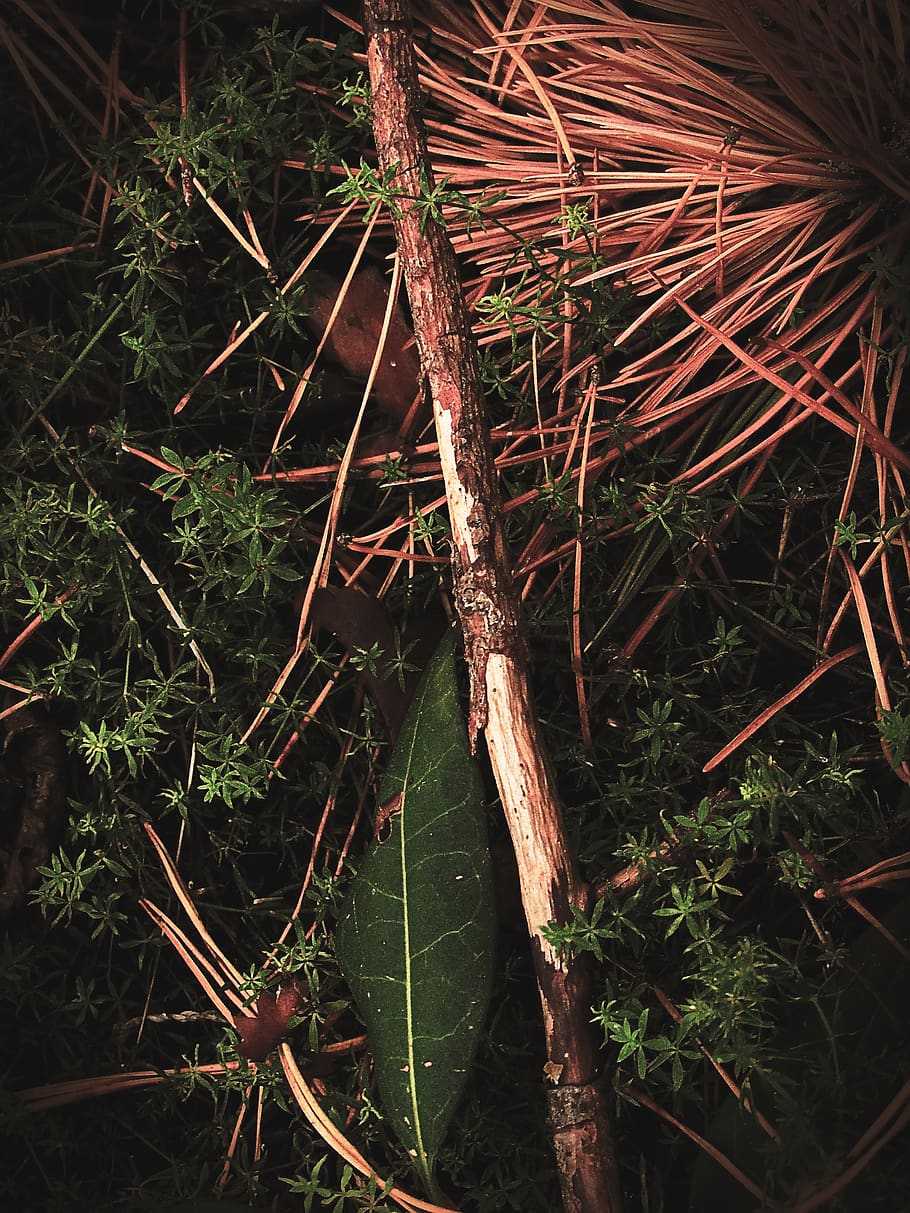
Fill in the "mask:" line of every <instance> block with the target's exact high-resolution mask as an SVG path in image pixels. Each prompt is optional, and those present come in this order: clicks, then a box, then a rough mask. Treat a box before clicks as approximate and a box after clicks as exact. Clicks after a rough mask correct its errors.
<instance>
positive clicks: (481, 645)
mask: <svg viewBox="0 0 910 1213" xmlns="http://www.w3.org/2000/svg"><path fill="white" fill-rule="evenodd" d="M364 29H365V33H366V39H367V57H368V63H369V70H370V81H371V85H372V118H373V132H374V136H375V140H376V149H377V153H378V158H379V167H380V170H381V172H382V173H383V175H385V174H386V173H388V172H391V171H393V170H394V176H393V177H392V180H391V186H392V189H393V190H394V191H395V192H396V196H399V197H400V198H401V199H402V201H401V204H400V206H397V207H396V208H395V210H394V211H393V221H394V225H395V236H396V240H397V244H398V251H399V255H400V257H401V262H402V268H403V271H404V278H405V283H406V286H407V290H408V297H409V299H410V304H411V311H412V314H413V317H414V331H415V335H416V338H417V344H418V347H419V350H420V356H421V365H422V369H423V373H424V375H425V376H426V380H427V385H428V387H429V390H430V393H431V396H432V399H433V413H434V418H435V421H436V433H437V438H438V442H439V455H440V461H441V464H442V469H443V475H444V479H445V487H446V497H447V500H448V506H449V515H450V521H451V526H452V541H453V569H454V582H455V602H456V606H457V610H458V614H459V617H460V620H461V626H462V630H463V633H464V639H465V651H466V657H467V662H468V669H469V674H470V685H471V702H470V719H469V733H470V735H471V739H472V745H473V744H474V743H475V742H476V738H477V734H478V732H479V731H480V730H481V729H482V730H483V731H484V735H485V738H486V742H487V747H488V750H489V754H490V760H491V763H492V767H493V771H494V774H495V777H496V782H497V786H498V788H499V794H500V797H501V800H502V804H503V809H504V811H505V815H506V820H507V822H508V826H509V831H510V834H511V837H512V843H513V846H514V849H515V855H516V859H517V862H518V870H519V876H520V880H521V891H522V903H523V905H524V911H525V917H526V919H527V924H528V930H529V932H530V937H531V945H532V951H533V954H534V959H535V965H536V971H537V981H538V987H539V990H540V998H541V1003H542V1007H543V1018H544V1030H545V1034H546V1050H547V1064H546V1066H545V1067H544V1069H545V1073H546V1077H547V1080H548V1084H549V1085H548V1092H547V1094H548V1104H549V1116H550V1124H551V1129H552V1133H553V1142H554V1148H555V1152H556V1157H557V1164H558V1168H559V1173H560V1184H561V1187H562V1197H563V1206H564V1208H565V1210H566V1213H618V1211H619V1209H620V1189H619V1182H618V1177H617V1166H616V1152H615V1148H614V1143H613V1133H612V1127H611V1124H610V1117H609V1094H608V1092H606V1091H604V1089H603V1088H602V1087H601V1086H599V1085H598V1084H597V1083H596V1082H595V1081H594V1070H595V1050H594V1045H593V1040H592V1037H591V1029H590V1024H589V1017H590V1010H589V978H588V973H587V966H586V964H585V962H584V960H566V959H565V958H563V957H561V956H560V955H559V953H558V952H557V951H556V949H555V948H554V947H553V946H552V945H550V944H549V943H548V942H547V941H546V940H545V939H544V938H543V936H542V935H541V928H542V927H543V926H544V925H546V924H547V923H549V922H555V923H559V924H564V923H567V922H569V921H570V920H571V917H572V915H571V907H572V906H573V905H579V906H580V905H582V904H583V903H584V901H585V894H586V890H585V888H584V886H583V884H582V882H581V880H580V878H579V875H578V872H577V868H576V865H575V861H574V857H573V856H572V853H571V851H570V849H569V846H568V841H567V838H566V834H565V829H564V825H563V818H562V811H561V808H560V804H559V800H558V797H557V794H556V788H555V783H554V780H553V776H552V773H551V771H550V767H549V764H548V762H547V760H546V756H545V754H544V747H543V740H542V737H541V734H540V728H539V724H538V721H537V716H536V714H535V711H534V706H533V702H532V695H531V690H530V685H529V678H528V661H527V649H526V645H525V640H524V625H523V620H522V615H521V610H520V606H519V602H518V598H517V595H516V594H515V592H514V588H513V584H512V574H511V568H510V564H509V559H508V553H507V550H506V544H505V539H504V537H503V532H502V525H501V510H500V504H499V490H498V485H497V482H496V476H495V470H494V464H493V458H492V452H491V447H490V436H489V428H488V424H487V419H486V410H485V403H484V394H483V386H482V383H481V378H480V372H479V367H478V360H477V352H476V347H475V345H474V341H473V337H472V334H471V326H470V322H469V319H468V315H467V310H466V308H465V305H464V300H463V296H462V291H461V284H460V281H459V277H458V271H457V266H456V262H455V255H454V252H453V250H452V246H451V243H450V241H449V239H448V236H447V235H446V233H445V230H444V228H443V227H442V226H441V225H440V224H439V223H438V222H437V221H436V220H435V219H434V218H433V216H432V215H429V214H428V213H427V211H426V208H421V207H420V206H419V205H413V206H412V205H410V204H409V203H408V201H407V200H408V199H414V200H415V203H417V202H418V201H419V199H420V197H421V195H422V194H424V193H425V192H426V191H427V190H428V189H429V190H432V189H433V177H432V171H431V168H430V165H429V159H428V154H427V143H426V133H425V131H424V129H423V126H422V123H421V121H420V119H419V117H418V114H419V111H420V108H421V102H420V95H419V91H418V86H417V70H416V64H415V60H414V53H413V46H412V40H411V21H410V9H409V5H408V3H407V0H367V2H366V3H365V5H364Z"/></svg>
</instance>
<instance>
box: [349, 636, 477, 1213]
mask: <svg viewBox="0 0 910 1213" xmlns="http://www.w3.org/2000/svg"><path fill="white" fill-rule="evenodd" d="M453 650H454V642H453V640H452V638H451V637H447V638H446V639H445V640H444V641H443V643H442V644H441V645H440V646H439V648H438V649H437V651H436V653H435V655H434V656H433V658H432V660H431V662H430V664H429V666H428V667H427V669H426V672H425V673H424V676H423V679H422V680H421V683H420V685H419V687H418V688H417V693H416V694H415V696H414V700H413V702H412V704H411V706H410V708H409V709H408V713H407V716H406V717H405V721H404V724H403V726H402V730H401V734H400V736H399V739H398V744H397V745H396V747H395V750H394V753H393V754H392V757H391V759H390V761H389V767H388V770H387V771H386V773H385V777H384V778H383V781H382V785H381V788H380V803H381V804H382V805H385V806H390V805H391V806H394V810H393V811H391V812H390V815H389V816H388V817H387V819H386V822H385V824H384V825H383V826H382V827H381V828H380V829H379V830H378V837H377V839H376V841H374V843H373V844H372V846H371V849H370V850H369V852H368V853H367V855H366V856H365V858H364V859H363V861H362V863H361V865H360V869H359V871H358V872H357V875H356V877H355V878H354V881H353V885H352V888H351V892H350V897H349V901H348V903H347V906H346V907H345V910H344V912H343V914H342V917H341V921H340V923H339V925H338V931H337V934H336V940H335V951H336V955H337V958H338V962H339V964H340V966H341V970H342V972H343V974H344V976H345V979H346V980H347V982H348V985H349V986H350V988H351V992H352V994H353V995H354V1000H355V1002H356V1004H357V1008H358V1010H359V1012H360V1015H361V1017H362V1019H363V1021H364V1023H365V1025H366V1028H367V1032H368V1033H369V1039H370V1047H371V1049H372V1052H373V1060H374V1067H375V1073H376V1081H377V1084H378V1087H379V1093H380V1097H381V1100H382V1105H383V1107H384V1109H385V1111H386V1113H387V1115H388V1116H389V1119H390V1120H391V1122H392V1124H393V1126H394V1128H395V1132H396V1133H397V1135H398V1138H399V1140H400V1141H401V1142H402V1144H403V1145H404V1146H405V1148H406V1149H407V1150H408V1153H409V1154H410V1155H411V1158H412V1159H413V1161H414V1166H415V1167H416V1169H417V1171H418V1172H419V1174H420V1175H421V1177H422V1179H423V1181H424V1183H425V1184H426V1186H427V1189H428V1190H429V1191H430V1192H432V1191H433V1178H432V1172H433V1162H434V1158H435V1156H436V1152H437V1150H438V1148H439V1145H440V1143H441V1141H442V1138H443V1136H444V1134H445V1131H446V1129H447V1127H448V1124H449V1120H450V1119H451V1116H452V1113H453V1111H454V1109H455V1105H456V1103H457V1101H458V1099H459V1096H460V1095H461V1092H462V1089H463V1087H464V1083H465V1080H466V1077H467V1072H468V1067H469V1065H470V1063H471V1058H472V1056H473V1053H474V1048H475V1045H476V1042H477V1036H478V1033H479V1031H480V1028H481V1026H482V1023H483V1018H484V1014H485V1011H486V1006H487V999H488V995H489V986H490V980H491V976H492V965H493V944H494V938H493V937H494V930H493V923H494V909H493V890H492V878H491V871H490V861H489V854H488V850H487V830H486V820H485V816H484V808H483V803H482V798H483V785H482V783H481V779H480V775H479V773H478V771H477V767H476V764H475V762H474V760H473V759H472V758H471V754H470V749H469V746H468V736H467V730H466V728H465V724H464V719H463V717H462V713H461V706H460V704H459V701H458V693H457V687H456V683H455V660H454V652H453ZM399 796H400V800H399Z"/></svg>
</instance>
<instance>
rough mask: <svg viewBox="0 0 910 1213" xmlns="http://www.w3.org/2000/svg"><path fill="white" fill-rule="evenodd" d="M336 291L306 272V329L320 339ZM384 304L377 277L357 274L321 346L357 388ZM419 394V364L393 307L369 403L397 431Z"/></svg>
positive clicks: (329, 281) (327, 279) (326, 277)
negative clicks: (392, 422) (372, 402)
mask: <svg viewBox="0 0 910 1213" xmlns="http://www.w3.org/2000/svg"><path fill="white" fill-rule="evenodd" d="M340 289H341V283H340V282H339V281H338V280H337V279H335V278H333V277H332V276H331V275H330V274H324V273H321V272H320V271H319V270H314V271H312V272H311V274H310V277H309V280H308V291H307V304H308V306H309V308H310V314H309V315H308V316H307V319H306V323H307V326H308V327H309V328H310V329H311V330H312V331H313V332H314V333H316V334H317V335H318V336H320V337H321V336H322V334H323V332H324V331H325V327H326V325H327V324H328V321H329V317H330V315H331V313H332V309H333V308H334V306H335V300H336V299H337V298H338V292H339V290H340ZM388 298H389V291H388V286H387V284H386V282H385V279H384V278H383V277H382V275H381V274H380V273H379V271H378V270H376V269H374V268H373V267H372V266H369V267H367V268H366V269H363V270H360V271H359V272H358V273H357V274H355V275H354V277H353V278H352V279H351V282H350V283H349V285H348V289H347V291H346V293H345V297H344V300H343V301H342V305H341V310H340V311H339V313H338V315H337V316H336V317H335V323H334V324H333V325H332V329H331V332H330V333H329V336H328V341H327V342H326V350H327V351H328V352H329V354H331V356H332V357H333V358H334V359H335V360H336V361H337V362H339V363H340V364H341V366H343V367H344V369H345V370H346V371H347V372H348V374H349V375H353V376H354V378H355V379H359V380H361V382H365V381H366V379H367V378H368V377H369V374H370V367H371V366H372V365H373V359H374V357H375V356H376V347H377V345H378V344H379V337H380V333H381V332H382V323H383V319H384V317H385V309H386V304H387V302H388ZM419 391H420V358H419V355H418V353H417V347H416V345H415V344H414V335H413V333H412V332H411V330H410V328H409V327H408V323H407V321H406V320H405V317H404V313H403V311H402V310H401V308H400V307H398V306H396V307H395V310H394V312H393V314H392V319H391V323H390V325H389V331H388V335H387V337H386V343H385V349H384V350H383V354H382V361H381V363H380V365H379V368H378V370H377V372H376V378H375V380H374V381H373V398H374V399H375V401H376V403H377V404H378V405H379V407H380V408H381V409H382V410H383V412H386V413H388V414H389V415H390V416H391V417H393V418H394V419H395V421H396V422H397V423H398V425H399V426H401V425H402V424H403V423H404V420H405V418H406V417H407V415H408V412H409V411H410V408H411V405H412V404H413V403H414V400H415V399H416V397H417V395H418V393H419Z"/></svg>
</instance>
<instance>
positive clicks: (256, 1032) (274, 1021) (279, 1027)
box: [234, 982, 303, 1061]
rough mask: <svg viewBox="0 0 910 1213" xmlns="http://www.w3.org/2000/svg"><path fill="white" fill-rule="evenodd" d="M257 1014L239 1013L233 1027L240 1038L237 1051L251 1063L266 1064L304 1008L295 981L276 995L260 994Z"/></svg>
mask: <svg viewBox="0 0 910 1213" xmlns="http://www.w3.org/2000/svg"><path fill="white" fill-rule="evenodd" d="M256 1005H257V1008H258V1009H257V1011H256V1014H255V1015H244V1014H242V1013H240V1012H238V1013H237V1014H236V1015H235V1016H234V1027H235V1028H236V1030H237V1035H238V1036H239V1037H240V1044H239V1045H238V1046H237V1052H238V1053H239V1054H240V1056H241V1057H246V1058H248V1059H249V1060H250V1061H263V1060H264V1059H265V1058H266V1057H268V1055H269V1053H271V1052H272V1050H273V1049H276V1048H277V1047H278V1045H279V1043H280V1042H281V1041H282V1040H283V1039H284V1037H285V1036H287V1031H288V1024H289V1023H290V1021H291V1018H292V1017H293V1016H294V1015H296V1014H297V1012H298V1011H299V1010H300V1008H301V1006H302V1005H303V995H302V994H301V991H300V988H299V986H298V985H297V983H296V982H291V984H290V985H287V986H282V987H281V989H280V990H279V991H278V994H277V996H276V995H274V994H260V995H259V997H258V998H257V1000H256Z"/></svg>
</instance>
